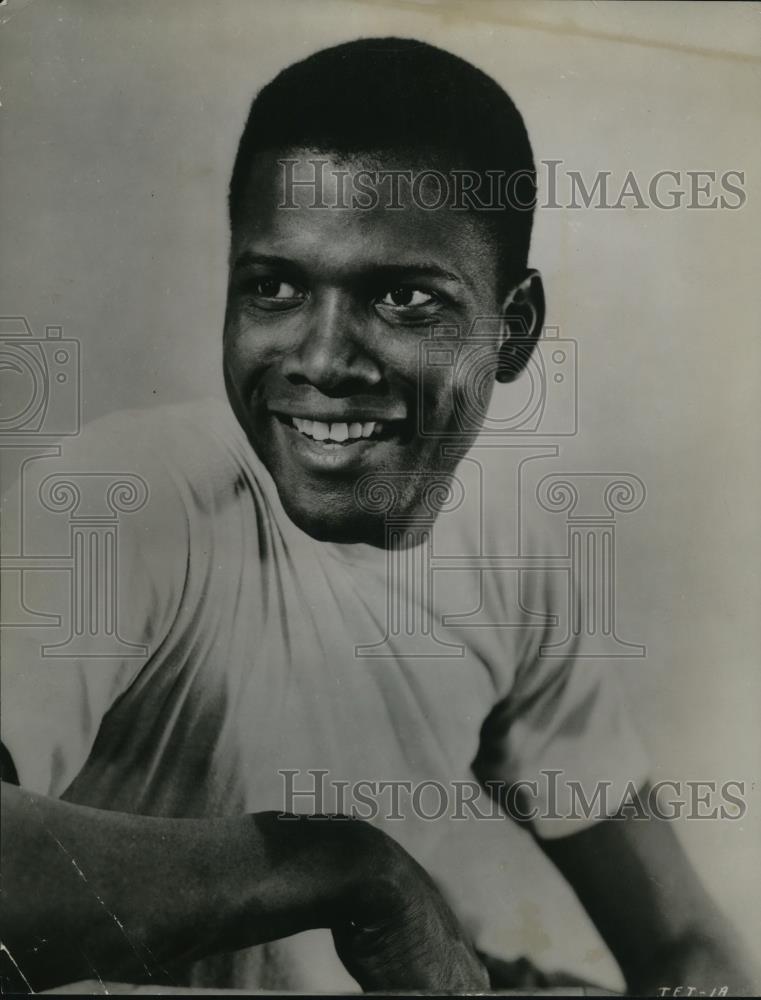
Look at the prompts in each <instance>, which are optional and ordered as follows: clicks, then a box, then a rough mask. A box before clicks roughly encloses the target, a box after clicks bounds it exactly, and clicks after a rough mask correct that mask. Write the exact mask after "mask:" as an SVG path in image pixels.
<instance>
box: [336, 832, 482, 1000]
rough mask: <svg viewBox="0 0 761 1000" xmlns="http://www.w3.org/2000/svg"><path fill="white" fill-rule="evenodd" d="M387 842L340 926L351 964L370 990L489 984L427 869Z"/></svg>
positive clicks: (339, 941) (345, 958)
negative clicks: (352, 906) (351, 909)
mask: <svg viewBox="0 0 761 1000" xmlns="http://www.w3.org/2000/svg"><path fill="white" fill-rule="evenodd" d="M372 834H373V835H375V834H377V831H375V830H373V831H372ZM384 841H385V844H383V845H382V846H380V845H379V849H378V848H376V849H375V850H373V851H372V852H371V857H372V859H373V860H372V865H371V871H370V873H369V875H368V877H367V881H366V882H365V883H364V885H362V886H361V887H360V888H359V891H358V894H357V902H356V903H355V904H354V914H353V916H352V917H351V918H350V919H349V921H348V922H342V923H341V924H339V925H338V926H334V927H333V939H334V941H335V945H336V951H337V952H338V955H339V957H340V959H341V961H342V962H343V963H344V965H345V966H346V968H347V970H348V971H349V972H350V973H351V975H352V976H354V978H355V979H356V980H357V982H358V983H359V984H360V986H361V987H362V988H363V989H364V990H384V989H392V990H439V991H441V990H457V991H459V992H463V991H465V992H468V991H481V990H488V989H489V976H488V974H487V972H486V969H485V968H484V966H483V964H482V962H481V961H480V959H479V958H478V956H477V955H476V952H475V950H474V949H473V947H472V945H471V944H470V942H469V941H468V940H467V939H466V938H465V936H464V934H463V931H462V928H461V927H460V925H459V923H458V922H457V919H456V918H455V916H454V914H453V913H452V911H451V910H450V908H449V907H448V905H447V904H446V902H445V901H444V899H443V898H442V896H441V894H440V893H439V891H438V889H437V888H436V886H435V885H434V883H433V882H432V881H431V879H430V877H429V876H428V874H427V872H426V871H425V870H424V869H423V868H421V867H420V865H418V864H417V863H416V862H415V861H414V860H413V858H411V857H410V856H409V855H408V854H407V853H406V852H404V851H403V850H402V849H401V848H400V847H399V846H398V845H397V844H396V843H395V842H394V841H392V840H390V839H389V838H385V837H384Z"/></svg>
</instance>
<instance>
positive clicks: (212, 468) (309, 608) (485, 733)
mask: <svg viewBox="0 0 761 1000" xmlns="http://www.w3.org/2000/svg"><path fill="white" fill-rule="evenodd" d="M474 470H475V466H472V467H470V468H469V467H468V465H467V462H464V463H463V464H462V465H461V467H460V469H459V470H458V475H459V476H460V477H461V478H462V479H463V481H464V482H466V486H467V481H468V476H469V475H470V473H471V472H473V471H474ZM51 477H58V478H51ZM120 479H121V480H122V481H128V482H129V484H130V485H129V486H128V487H125V488H123V489H122V492H121V494H119V491H118V489H116V488H115V489H116V492H112V494H111V500H112V501H113V502H112V505H111V506H109V505H108V504H106V503H104V501H103V496H104V495H105V494H106V493H107V492H108V488H109V485H110V484H113V483H115V482H118V481H119V480H120ZM64 480H68V481H69V482H72V483H74V484H76V490H78V491H79V493H78V494H77V495H76V496H75V494H74V493H72V492H71V491H70V492H69V494H66V493H65V489H64V488H63V487H62V486H61V482H62V481H64ZM130 491H132V493H131V495H130ZM465 493H466V494H468V493H471V494H472V493H473V490H470V491H469V490H468V489H466V490H465ZM114 498H115V499H114ZM466 499H467V498H466ZM505 502H507V501H505ZM114 506H116V507H117V509H118V511H119V512H118V517H115V516H114V513H113V507H114ZM487 506H488V505H484V504H483V503H481V498H480V497H479V498H476V500H475V503H474V504H470V505H469V504H468V503H467V502H463V503H462V504H461V505H460V506H459V507H458V508H457V509H456V510H454V511H452V512H450V513H444V514H442V515H441V516H440V517H439V519H438V521H437V522H436V525H435V528H434V531H433V540H432V543H431V546H430V548H429V549H427V550H426V551H423V549H414V550H411V553H412V554H411V555H410V556H408V557H405V558H407V562H406V563H403V564H400V563H396V564H395V565H394V568H390V563H389V559H388V553H387V552H386V551H384V550H383V549H377V548H373V547H371V546H367V545H337V544H333V543H322V542H317V541H315V540H313V539H312V538H311V537H309V536H308V535H306V534H305V533H304V532H302V531H301V530H300V529H299V528H297V527H296V526H295V525H294V524H293V523H292V522H291V521H290V520H289V518H288V517H287V515H286V514H285V513H284V511H283V508H282V506H281V504H280V502H279V499H278V496H277V492H276V490H275V487H274V484H273V482H272V480H271V478H270V477H269V474H268V473H267V472H266V470H265V469H264V467H263V466H262V465H261V463H260V462H259V460H258V459H257V457H256V455H255V454H254V452H253V450H252V448H251V447H250V445H249V443H248V441H247V439H246V437H245V435H244V433H243V431H242V430H241V428H240V426H239V425H238V423H237V421H236V419H235V417H234V415H233V414H232V412H231V411H230V409H229V406H228V405H227V403H226V402H223V401H221V400H205V401H201V402H194V403H188V404H182V405H178V406H173V407H161V408H156V409H155V410H151V411H145V412H134V413H132V412H130V413H120V414H115V415H112V416H110V417H107V418H104V419H101V420H99V421H96V422H95V423H94V424H91V425H90V426H89V427H88V428H86V429H85V431H84V432H83V433H82V435H80V437H79V438H77V439H75V440H73V441H71V442H70V443H68V444H67V445H65V446H64V447H63V450H62V455H61V457H60V458H50V457H47V458H40V459H37V460H34V461H31V462H29V463H27V466H26V468H25V470H24V475H23V477H22V480H21V481H20V483H19V484H18V485H17V486H16V487H14V488H13V489H11V490H10V492H9V493H8V496H7V498H6V500H5V507H4V512H3V513H4V525H5V528H4V542H3V552H4V554H6V555H10V556H12V557H17V558H16V559H15V561H13V562H12V563H10V562H9V566H10V568H8V569H6V571H5V572H4V574H3V605H4V606H3V615H2V621H3V622H4V623H5V625H6V627H5V628H4V633H3V646H2V653H3V656H2V664H3V679H2V696H3V697H2V740H3V743H4V744H5V746H6V747H7V749H8V750H9V752H10V754H11V756H12V758H13V761H14V763H15V766H16V769H17V772H18V776H19V780H20V783H21V784H22V785H23V786H24V787H26V788H29V789H31V790H34V791H36V792H40V793H43V794H49V795H53V796H60V797H61V798H64V799H66V800H68V801H71V802H76V803H80V804H85V805H89V806H93V807H96V808H104V809H110V810H119V811H126V812H134V813H141V814H146V815H157V816H196V817H200V816H212V815H213V816H221V815H232V814H239V813H243V812H249V811H261V810H271V809H275V810H278V811H282V810H284V809H287V810H295V811H304V812H315V811H325V812H331V811H336V810H346V811H349V809H350V808H351V806H356V807H357V808H358V810H359V811H358V814H359V815H362V816H365V815H368V814H370V819H371V821H372V822H376V823H378V824H379V825H381V826H383V827H384V829H386V830H387V832H389V833H390V834H391V835H392V836H394V837H395V838H396V839H397V840H398V841H399V842H401V843H402V844H403V845H404V846H405V847H406V848H407V850H409V851H410V852H411V853H412V854H413V855H415V856H416V857H417V858H418V860H419V861H421V863H423V864H424V865H427V866H428V867H429V868H430V869H431V871H432V874H433V875H434V876H435V877H436V878H438V879H439V881H440V882H441V883H442V885H443V886H444V887H445V889H446V884H447V878H448V875H447V872H446V870H437V869H436V860H435V859H436V858H440V857H441V851H440V850H439V849H438V845H439V844H440V841H441V838H442V837H443V836H446V835H447V831H448V830H449V829H451V825H452V824H455V825H456V822H457V820H456V819H452V818H451V814H452V810H453V809H454V810H455V812H456V811H457V809H458V808H461V807H458V806H457V802H456V797H457V794H458V793H457V792H456V791H455V783H456V782H458V781H468V780H472V779H473V772H472V766H473V762H474V760H475V759H476V757H477V755H479V753H480V759H481V760H482V761H483V762H484V764H483V767H482V776H484V775H485V776H486V777H489V778H492V779H501V780H505V781H507V782H514V781H518V780H522V781H537V789H538V794H537V796H536V798H535V801H536V802H537V803H538V804H539V806H540V807H544V808H545V811H546V808H547V805H548V804H547V802H546V801H545V802H543V801H542V799H543V789H545V788H546V787H547V779H546V777H544V776H543V772H546V771H548V770H550V771H552V770H563V771H564V773H565V775H567V776H568V777H569V778H572V779H575V780H578V781H580V782H582V784H583V785H584V787H585V789H591V788H592V785H593V783H594V782H595V781H600V780H602V781H606V782H612V786H613V788H614V793H613V794H611V796H610V801H611V802H616V801H618V800H617V796H616V794H615V789H618V793H619V798H620V794H622V789H623V787H624V786H625V785H627V784H628V783H629V782H631V781H634V782H637V783H640V782H641V781H642V780H643V779H644V778H645V777H646V775H647V763H646V759H645V756H644V754H643V752H642V749H641V746H640V743H639V741H638V739H637V737H636V735H635V734H634V732H633V730H632V728H631V726H630V724H629V721H628V717H627V714H626V711H625V709H624V707H623V706H622V703H621V701H620V700H619V694H618V688H617V684H616V679H615V675H614V673H613V672H612V671H611V669H610V665H609V664H608V663H607V662H606V661H601V660H600V659H599V658H590V659H585V658H584V649H583V642H582V641H581V640H578V641H576V642H575V644H573V645H572V647H571V648H570V655H568V656H565V657H557V656H556V657H547V656H543V655H540V649H546V648H547V646H548V645H549V644H551V643H552V642H553V641H556V639H557V637H558V636H560V635H562V634H564V633H565V631H566V630H567V621H565V619H567V617H568V614H567V611H566V610H564V609H567V604H568V589H567V587H568V581H567V573H565V572H563V571H558V570H541V569H537V570H532V571H530V572H523V573H520V574H519V573H518V572H517V571H516V570H514V569H511V568H510V567H509V566H508V567H505V566H504V565H503V566H502V567H501V568H499V567H495V568H488V566H487V568H486V569H484V564H483V563H481V564H480V565H478V564H474V561H473V560H472V559H471V560H469V559H468V556H472V555H473V554H474V553H484V552H486V553H497V554H499V553H502V552H505V551H506V549H505V546H504V545H503V544H501V539H500V537H499V534H500V530H501V525H502V522H501V521H500V519H499V518H494V517H492V518H489V517H487V516H486V515H485V514H484V511H485V510H486V509H487ZM130 507H133V508H136V509H133V510H130V509H129V508H130ZM51 508H52V509H51ZM93 538H96V541H93ZM109 539H110V540H109ZM535 544H537V545H539V543H535ZM538 551H540V552H541V546H539V549H538ZM546 551H547V550H546V548H545V552H546ZM524 554H525V553H524ZM428 556H430V557H431V558H430V559H428ZM76 559H78V560H79V565H80V567H84V571H80V572H79V573H77V572H75V571H74V569H73V565H74V562H75V561H76ZM46 560H47V562H46ZM538 563H539V564H541V559H539V560H538ZM429 572H430V575H427V574H428V573H429ZM390 575H391V577H392V578H393V579H392V581H391V584H389V579H390ZM519 580H520V589H519ZM421 581H424V582H421ZM111 608H115V609H116V611H115V617H114V612H112V611H111V610H110V609H111ZM39 615H47V616H48V617H47V618H45V619H44V620H43V619H40V618H39ZM553 615H555V616H556V620H557V624H555V625H553V623H552V622H553V619H552V618H551V616H553ZM35 616H38V617H35ZM56 616H57V617H58V619H59V623H58V624H56ZM548 616H549V617H548ZM43 621H44V624H40V622H43ZM72 640H73V641H72ZM67 642H68V645H65V644H66V643H67ZM368 647H369V648H368ZM381 654H382V655H381ZM487 718H488V720H489V721H488V723H486V720H487ZM485 723H486V725H485ZM317 771H323V772H325V775H324V776H323V777H320V776H318V775H316V774H315V772H317ZM284 772H290V777H288V776H287V775H286V774H284ZM381 781H386V782H388V781H400V782H411V787H412V789H414V788H415V787H417V786H420V784H421V783H423V782H428V783H433V782H435V783H438V785H433V784H429V785H428V787H427V791H426V792H425V794H422V793H421V795H419V796H418V798H417V804H418V806H419V807H420V809H422V810H423V811H424V812H425V813H426V814H428V815H431V814H436V813H437V812H438V811H440V806H441V804H442V802H445V805H446V811H445V815H443V816H442V818H440V819H436V820H431V819H424V818H421V817H420V816H416V815H414V809H413V803H412V798H411V797H410V794H409V792H397V795H399V796H400V797H399V798H398V799H397V810H396V812H397V814H398V813H401V814H402V815H403V818H402V819H399V818H396V819H394V818H387V816H388V813H389V812H390V811H391V806H390V805H389V802H390V800H389V792H388V787H389V786H385V788H386V790H385V791H383V792H381V791H379V790H378V788H376V789H375V792H376V794H375V795H374V793H373V786H372V785H369V786H368V785H367V784H364V785H361V784H360V783H362V782H365V783H367V782H371V783H372V782H381ZM289 782H290V784H289ZM320 782H323V789H324V792H325V794H324V797H323V799H322V801H320V800H318V799H316V798H315V796H314V795H311V796H310V795H295V796H290V797H289V791H291V792H292V791H299V790H301V791H304V790H307V791H310V790H311V791H313V790H314V789H315V788H316V786H317V785H318V784H319V783H320ZM439 786H440V787H439ZM401 787H402V788H405V787H406V786H401ZM442 788H443V789H444V791H443V792H442V791H441V789H442ZM336 790H338V792H336ZM336 795H338V798H336ZM358 795H359V796H360V798H358V797H357V796H358ZM362 795H364V798H361V796H362ZM442 795H444V796H445V798H444V799H442ZM341 796H343V798H341ZM447 797H448V798H447ZM587 797H589V796H587ZM368 798H369V799H372V800H373V801H374V802H375V805H376V807H377V808H376V812H377V813H378V815H373V814H372V808H373V807H372V806H371V805H370V806H368V805H367V801H368ZM363 803H365V804H364V805H363ZM482 805H483V804H482ZM484 808H485V806H484ZM555 808H556V811H557V810H558V808H559V810H560V812H562V811H563V800H562V792H561V801H560V805H559V806H558V805H557V804H556V806H555ZM583 822H584V821H583V820H570V819H567V820H557V819H554V820H553V819H551V818H549V819H541V818H540V819H538V820H536V822H535V828H536V830H537V832H538V833H539V835H540V836H549V837H552V836H561V835H564V834H567V833H569V832H573V830H575V829H577V828H578V827H579V825H580V824H581V823H583ZM443 867H444V869H445V868H446V866H443ZM326 951H327V952H330V954H331V955H332V945H331V943H330V937H329V935H328V933H327V932H313V933H311V934H307V935H299V936H297V937H294V938H290V939H287V940H285V941H281V942H275V943H273V944H271V945H267V946H263V947H260V948H255V949H249V950H247V951H244V952H239V953H237V954H235V955H229V956H217V957H215V958H214V959H210V960H208V961H206V962H202V963H197V964H196V966H195V967H193V968H192V969H190V970H188V972H187V975H186V976H185V978H184V982H185V983H186V984H193V985H213V986H218V987H220V988H222V987H225V986H237V987H242V988H256V987H261V988H273V989H277V988H291V989H305V990H310V989H315V988H317V987H316V986H315V982H316V979H315V973H314V961H315V956H316V955H323V954H324V953H325V952H326ZM334 966H335V969H334V972H335V979H333V980H331V978H330V976H328V977H327V978H328V982H326V983H325V986H324V988H330V986H331V985H332V986H334V988H336V989H340V988H347V987H349V988H350V986H351V982H352V981H351V980H350V979H349V978H348V977H347V976H346V974H345V973H343V971H342V970H341V968H340V966H339V965H338V963H337V960H335V962H334ZM331 975H333V973H332V972H331ZM342 977H343V978H342Z"/></svg>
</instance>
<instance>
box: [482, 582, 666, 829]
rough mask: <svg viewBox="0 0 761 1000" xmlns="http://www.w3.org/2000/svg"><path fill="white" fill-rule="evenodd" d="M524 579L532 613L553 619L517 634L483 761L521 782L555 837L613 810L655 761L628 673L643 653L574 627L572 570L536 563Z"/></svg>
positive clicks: (487, 776)
mask: <svg viewBox="0 0 761 1000" xmlns="http://www.w3.org/2000/svg"><path fill="white" fill-rule="evenodd" d="M522 584H523V587H522V596H521V602H522V603H523V605H524V607H527V608H530V609H531V611H532V612H533V615H532V620H533V621H534V622H536V620H537V614H544V615H546V616H547V618H548V623H547V624H544V625H543V626H542V627H537V626H536V625H535V624H534V625H533V627H528V628H526V629H524V630H523V634H522V636H521V637H520V640H518V641H517V642H516V647H517V649H518V664H517V669H516V671H515V674H514V676H513V681H512V684H511V686H510V688H509V690H508V691H507V692H506V693H505V694H504V695H503V697H501V699H500V700H499V701H498V703H497V705H496V706H495V708H494V710H493V711H492V712H491V714H490V716H489V717H488V718H487V720H486V722H485V724H484V727H483V731H482V740H481V748H480V752H479V755H478V759H477V761H476V763H475V769H476V771H477V773H478V774H479V777H481V778H482V780H485V781H493V782H496V783H498V784H499V785H500V786H502V788H503V790H509V789H510V788H511V787H512V793H511V795H510V797H509V800H508V801H509V802H510V803H512V805H513V806H514V808H515V810H516V812H515V815H516V817H517V818H519V819H523V818H525V817H529V816H530V818H531V823H532V826H533V828H534V830H535V832H536V833H537V834H538V835H539V836H540V837H542V838H548V839H549V838H554V837H561V836H566V835H568V834H570V833H574V832H576V831H578V830H580V829H583V828H584V827H586V826H589V825H591V824H592V823H594V822H596V821H598V820H600V819H604V818H605V817H606V816H610V815H613V814H614V813H616V812H617V811H618V810H619V808H620V806H621V805H622V804H623V803H625V801H626V799H627V795H631V794H632V792H633V791H634V790H635V789H638V788H641V787H642V785H643V784H644V782H645V781H646V780H647V778H648V775H649V772H650V762H649V760H648V756H647V754H646V752H645V749H644V747H643V744H642V742H641V740H640V737H639V735H638V733H637V730H636V726H635V725H634V722H633V718H632V713H633V708H632V707H631V706H630V705H628V704H627V700H626V697H625V696H624V687H623V685H622V683H621V675H620V672H621V670H622V669H636V665H637V664H640V663H641V662H642V661H641V660H630V659H619V658H616V657H605V656H601V655H599V648H598V647H596V646H595V645H594V644H593V643H592V642H591V641H590V639H589V637H586V636H585V635H584V634H583V633H582V631H581V630H580V631H579V633H578V634H574V633H573V630H572V629H571V627H570V622H573V621H577V622H583V621H585V618H584V616H583V613H582V612H583V605H584V596H583V594H584V591H583V588H580V587H578V586H577V587H575V588H572V589H571V591H569V574H567V573H566V572H564V571H562V570H545V571H540V570H531V571H528V572H526V573H525V574H523V575H522ZM572 594H575V595H576V600H577V601H578V603H577V606H576V607H575V608H574V607H573V606H572V604H571V600H570V599H571V595H572ZM569 619H570V621H569ZM623 664H626V665H627V666H623ZM632 664H634V666H632ZM519 783H520V784H519ZM519 789H520V795H518V796H516V795H515V793H516V792H518V790H519Z"/></svg>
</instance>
